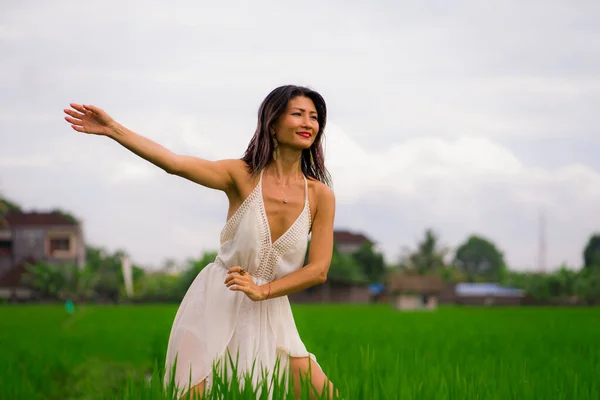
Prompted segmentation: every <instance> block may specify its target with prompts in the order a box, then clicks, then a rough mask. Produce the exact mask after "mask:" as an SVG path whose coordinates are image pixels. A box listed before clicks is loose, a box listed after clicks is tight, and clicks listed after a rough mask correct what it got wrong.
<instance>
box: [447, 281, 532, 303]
mask: <svg viewBox="0 0 600 400" xmlns="http://www.w3.org/2000/svg"><path fill="white" fill-rule="evenodd" d="M524 299H525V291H523V290H521V289H515V288H509V287H503V286H500V285H499V284H497V283H458V284H456V286H455V287H454V303H456V304H463V305H484V306H493V305H501V306H508V305H521V304H522V303H523V300H524Z"/></svg>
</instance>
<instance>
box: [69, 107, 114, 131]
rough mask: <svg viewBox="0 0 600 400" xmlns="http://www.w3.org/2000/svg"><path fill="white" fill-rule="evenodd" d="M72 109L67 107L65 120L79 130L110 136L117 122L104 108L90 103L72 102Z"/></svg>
mask: <svg viewBox="0 0 600 400" xmlns="http://www.w3.org/2000/svg"><path fill="white" fill-rule="evenodd" d="M70 106H71V107H72V109H65V110H64V111H65V114H67V116H66V117H65V120H66V121H67V122H69V123H70V124H71V127H72V128H73V129H75V130H76V131H79V132H84V133H89V134H92V135H105V136H109V135H110V134H111V132H112V130H113V129H114V127H115V125H116V122H115V121H114V120H113V119H112V118H111V117H110V115H108V114H107V113H106V112H105V111H104V110H102V109H100V108H98V107H95V106H88V105H80V104H75V103H71V104H70Z"/></svg>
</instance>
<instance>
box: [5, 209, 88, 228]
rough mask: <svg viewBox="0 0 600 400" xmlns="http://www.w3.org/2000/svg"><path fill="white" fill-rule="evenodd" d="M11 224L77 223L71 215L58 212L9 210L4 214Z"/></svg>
mask: <svg viewBox="0 0 600 400" xmlns="http://www.w3.org/2000/svg"><path fill="white" fill-rule="evenodd" d="M4 219H5V221H6V222H7V223H8V225H9V226H40V225H77V222H74V221H72V220H71V219H70V218H69V217H66V216H64V215H62V214H59V213H56V212H50V213H37V212H31V213H23V212H9V213H7V214H6V215H5V216H4Z"/></svg>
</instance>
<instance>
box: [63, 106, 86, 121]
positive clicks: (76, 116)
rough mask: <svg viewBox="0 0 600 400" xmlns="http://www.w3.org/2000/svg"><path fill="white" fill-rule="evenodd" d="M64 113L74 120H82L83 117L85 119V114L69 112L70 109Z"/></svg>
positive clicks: (66, 109)
mask: <svg viewBox="0 0 600 400" xmlns="http://www.w3.org/2000/svg"><path fill="white" fill-rule="evenodd" d="M63 111H64V112H65V114H67V115H70V116H71V117H73V118H79V119H82V118H83V117H85V114H82V113H79V112H77V111H74V110H69V109H68V108H65V109H64V110H63Z"/></svg>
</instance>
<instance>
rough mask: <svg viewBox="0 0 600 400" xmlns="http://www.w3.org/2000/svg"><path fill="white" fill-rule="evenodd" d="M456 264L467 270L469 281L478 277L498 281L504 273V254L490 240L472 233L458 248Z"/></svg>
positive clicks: (455, 257) (455, 258) (473, 280)
mask: <svg viewBox="0 0 600 400" xmlns="http://www.w3.org/2000/svg"><path fill="white" fill-rule="evenodd" d="M454 265H455V266H456V267H457V268H459V269H462V270H463V271H464V272H465V274H466V275H467V279H468V281H469V282H475V281H476V280H477V278H482V279H484V280H486V281H488V282H490V281H492V282H497V281H499V280H500V279H501V275H502V274H503V268H504V256H503V255H502V253H501V252H500V251H499V250H498V249H497V248H496V246H495V245H494V244H493V243H492V242H490V241H489V240H487V239H485V238H483V237H481V236H477V235H471V236H470V237H469V238H468V239H467V241H466V242H465V243H463V244H461V245H460V246H459V247H458V249H457V250H456V255H455V256H454Z"/></svg>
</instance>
